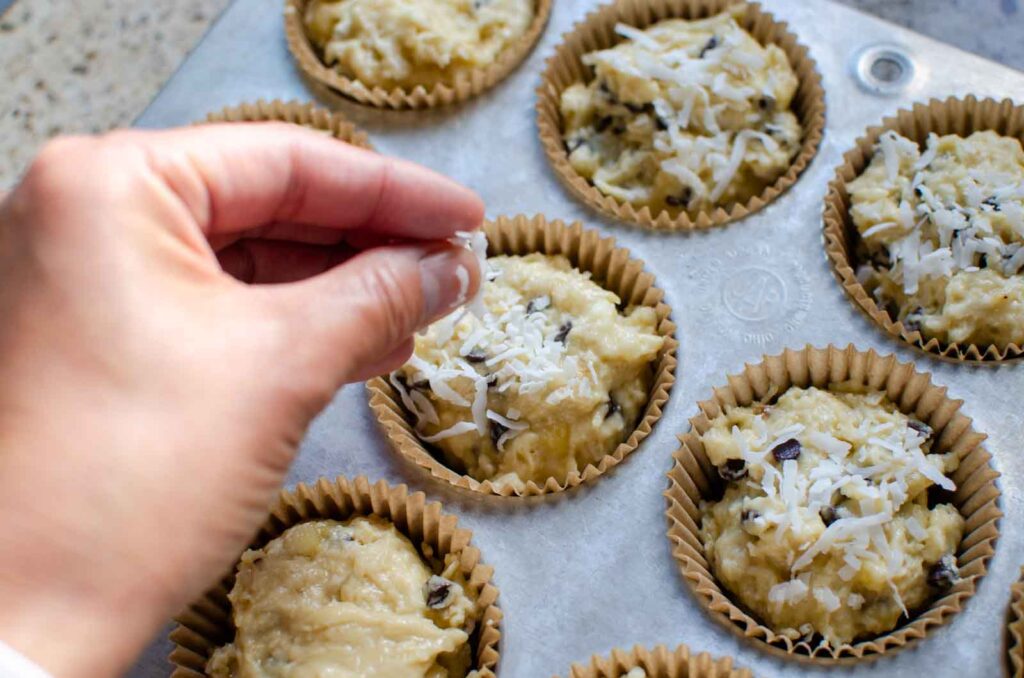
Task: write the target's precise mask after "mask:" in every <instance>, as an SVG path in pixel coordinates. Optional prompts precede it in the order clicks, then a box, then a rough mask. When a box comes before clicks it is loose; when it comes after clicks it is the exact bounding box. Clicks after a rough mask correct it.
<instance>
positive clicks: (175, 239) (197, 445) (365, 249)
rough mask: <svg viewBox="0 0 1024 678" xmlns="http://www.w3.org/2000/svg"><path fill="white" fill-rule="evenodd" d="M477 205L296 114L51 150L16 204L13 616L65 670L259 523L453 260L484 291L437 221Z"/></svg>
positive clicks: (1, 573)
mask: <svg viewBox="0 0 1024 678" xmlns="http://www.w3.org/2000/svg"><path fill="white" fill-rule="evenodd" d="M482 218H483V207H482V204H481V203H480V200H479V199H478V198H477V197H476V196H475V195H474V194H472V193H471V192H470V191H468V190H467V189H464V188H461V187H459V186H457V185H455V184H453V183H452V182H450V181H448V180H446V179H444V178H442V177H440V176H438V175H435V174H433V173H431V172H429V171H427V170H424V169H422V168H418V167H416V166H414V165H411V164H408V163H403V162H400V161H397V160H389V159H386V158H384V157H382V156H378V155H376V154H374V153H371V152H368V151H363V150H360V149H356V148H353V147H350V146H348V145H345V144H343V143H341V142H338V141H336V140H333V139H328V138H325V137H323V136H322V135H320V134H317V133H315V132H312V131H309V130H304V129H302V128H299V127H296V126H291V125H283V124H273V123H270V124H266V123H261V124H231V125H212V126H205V127H198V128H191V129H183V130H172V131H166V132H139V131H125V132H116V133H113V134H110V135H108V136H105V137H99V138H87V137H83V138H70V139H64V140H58V141H56V142H53V143H51V144H50V145H49V146H48V147H47V148H46V149H44V150H43V152H42V153H41V154H40V155H39V157H38V159H37V160H36V162H35V163H34V164H33V165H32V167H31V168H30V169H29V171H28V173H27V174H26V176H25V178H24V180H23V181H22V182H21V184H20V185H19V186H18V187H16V188H15V190H14V191H12V193H11V194H10V195H9V196H7V198H6V199H5V200H4V202H3V203H0V318H2V323H0V640H3V641H5V642H7V643H9V644H10V645H12V646H13V647H15V648H16V649H19V650H21V651H22V652H24V653H25V654H26V655H27V656H29V657H30V658H32V659H34V660H35V661H36V662H38V663H39V664H41V665H42V666H44V667H45V668H47V669H48V670H50V671H51V672H52V673H53V674H54V675H55V676H58V677H60V678H64V677H73V676H89V677H96V676H103V675H114V674H116V673H119V672H121V671H123V670H124V669H125V668H127V666H128V665H129V664H130V662H131V661H132V659H133V658H134V656H135V655H136V654H137V653H138V652H139V651H140V650H141V648H142V647H143V646H144V644H145V643H146V642H147V641H148V640H149V638H150V636H151V635H152V634H153V633H154V632H155V631H156V630H157V629H158V628H159V627H160V625H161V624H162V623H163V622H164V620H165V619H166V618H167V617H168V616H170V615H171V614H173V613H175V612H176V611H178V610H179V609H180V608H181V607H183V606H184V605H185V604H187V603H188V602H189V600H190V599H192V598H193V597H195V596H197V595H198V594H199V593H201V592H202V590H203V589H205V588H206V587H207V586H208V585H210V584H211V582H212V581H213V580H215V579H216V577H217V576H219V575H220V574H222V573H223V572H224V571H226V570H227V568H228V567H229V566H230V564H231V563H232V562H233V561H234V559H235V558H236V557H237V555H238V553H239V551H240V550H241V549H242V548H244V546H245V545H246V544H247V543H248V541H249V540H250V539H251V538H252V536H253V534H254V533H255V531H256V529H257V528H258V526H259V525H260V524H261V523H262V521H263V519H264V518H265V515H266V511H267V507H268V505H269V503H270V501H271V500H272V498H273V496H274V494H275V492H276V490H277V489H278V486H279V484H280V482H281V481H282V479H283V476H284V474H285V472H286V470H287V468H288V466H289V464H290V463H291V461H292V458H293V456H294V454H295V451H296V448H297V446H298V444H299V441H300V439H301V438H302V436H303V433H304V431H305V429H306V426H307V425H308V423H309V422H310V420H311V419H312V418H313V417H314V416H315V415H316V414H317V413H318V412H319V411H320V410H321V409H322V408H323V407H324V406H325V405H326V404H327V403H328V402H329V401H330V399H331V397H332V396H333V394H334V393H335V391H336V390H337V389H338V388H339V387H340V386H341V385H342V384H344V383H346V382H350V381H356V380H361V379H365V378H367V377H369V376H372V375H375V374H380V373H384V372H387V371H390V370H392V369H394V368H397V367H398V366H399V365H400V364H401V363H403V362H404V361H405V360H406V359H407V358H408V356H409V354H410V353H411V350H412V341H411V335H412V334H413V332H414V331H415V330H416V329H417V328H420V327H423V326H425V325H426V324H428V323H429V322H431V321H432V320H434V319H437V318H438V317H441V316H443V315H444V314H446V313H448V312H449V311H451V310H452V308H453V306H454V305H455V304H456V303H457V297H458V295H459V284H458V280H457V274H456V269H457V268H458V267H464V268H465V269H466V270H467V271H468V272H469V273H470V277H471V284H470V289H469V290H468V293H469V294H472V293H473V290H475V289H476V287H477V285H478V282H479V272H478V271H477V267H476V264H475V259H474V258H473V256H472V255H471V254H470V253H469V252H467V251H465V250H463V249H461V248H456V247H453V246H451V245H449V244H447V243H446V242H445V239H446V238H448V237H449V236H451V235H452V234H453V233H454V232H455V231H458V230H470V229H473V228H476V227H477V226H478V225H479V224H480V222H481V220H482ZM396 241H397V242H400V243H403V244H387V243H389V242H391V243H394V242H396ZM229 273H230V274H232V275H229ZM232 276H234V277H232ZM240 281H242V282H240ZM243 283H262V284H256V285H247V284H243Z"/></svg>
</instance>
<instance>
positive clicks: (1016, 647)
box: [1006, 567, 1024, 678]
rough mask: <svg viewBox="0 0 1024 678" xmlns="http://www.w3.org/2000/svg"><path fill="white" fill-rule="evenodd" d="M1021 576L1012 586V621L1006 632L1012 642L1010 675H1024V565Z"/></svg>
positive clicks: (1017, 676)
mask: <svg viewBox="0 0 1024 678" xmlns="http://www.w3.org/2000/svg"><path fill="white" fill-rule="evenodd" d="M1020 574H1021V578H1020V579H1019V580H1018V581H1017V583H1016V584H1014V585H1013V586H1011V587H1010V623H1009V624H1007V626H1006V632H1007V636H1008V640H1009V643H1010V649H1009V652H1008V654H1009V655H1010V675H1011V676H1013V678H1022V677H1024V567H1022V568H1021V571H1020Z"/></svg>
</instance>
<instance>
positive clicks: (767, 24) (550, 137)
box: [537, 0, 825, 231]
mask: <svg viewBox="0 0 1024 678" xmlns="http://www.w3.org/2000/svg"><path fill="white" fill-rule="evenodd" d="M734 4H737V0H617V2H614V3H612V4H610V5H604V6H602V7H600V8H599V9H597V10H595V11H594V12H591V13H590V14H588V15H587V16H586V18H585V19H583V21H581V22H580V23H578V24H576V25H575V26H574V27H573V30H572V31H571V32H570V33H567V34H566V35H565V36H564V40H563V42H562V44H561V45H559V46H558V48H557V49H556V50H555V54H554V55H553V56H551V57H550V58H549V59H548V60H547V68H546V69H545V71H544V74H543V76H542V82H541V86H540V87H539V88H538V89H537V127H538V130H539V133H540V140H541V144H542V145H543V146H544V152H545V153H546V154H547V156H548V160H549V161H550V162H551V166H552V168H553V169H554V171H555V174H556V175H558V178H559V179H561V181H562V183H563V184H565V186H566V187H568V189H569V191H570V192H571V193H572V194H573V195H574V196H576V197H577V198H578V199H580V200H582V201H583V202H584V203H586V204H587V205H589V206H590V207H591V208H593V209H595V210H597V211H598V212H602V213H603V214H606V215H608V216H611V217H614V218H616V219H621V220H622V221H626V222H629V223H632V224H634V225H637V226H643V227H645V228H651V229H658V230H665V231H689V230H693V229H700V228H708V227H710V226H720V225H722V224H726V223H728V222H730V221H735V220H737V219H742V218H743V217H745V216H747V215H748V214H753V213H754V212H757V211H758V210H760V209H761V208H762V207H764V206H765V205H767V204H768V203H770V202H771V201H772V200H775V198H777V197H779V196H780V195H781V194H782V193H783V192H785V191H786V190H787V189H788V188H789V187H790V186H792V185H793V184H794V183H796V180H797V179H798V178H799V176H800V174H801V173H802V172H803V171H804V169H805V168H806V167H807V165H808V164H809V163H810V162H811V159H812V158H814V155H815V153H817V151H818V146H819V144H820V143H821V137H822V134H823V132H824V129H825V91H824V90H823V89H822V86H821V75H820V74H819V73H818V70H817V65H816V64H815V63H814V60H813V59H812V58H811V57H810V54H809V53H808V51H807V48H806V47H804V46H803V45H801V44H800V43H798V42H797V39H796V36H795V35H793V34H792V33H791V32H789V30H788V27H787V24H786V23H785V22H781V21H776V20H775V18H774V17H772V15H771V14H769V13H768V12H765V11H763V10H762V9H761V6H760V5H758V4H757V3H754V2H751V3H746V11H745V13H744V14H743V16H742V17H740V18H739V20H738V22H739V24H740V25H741V26H742V27H743V28H744V29H745V30H747V32H749V33H750V34H751V35H753V36H754V38H755V39H756V40H757V41H758V42H760V43H761V44H768V43H774V44H776V45H778V46H779V47H781V48H782V50H783V51H784V52H785V53H786V56H787V57H788V59H789V63H790V65H791V66H792V67H793V70H794V72H795V73H796V75H797V77H798V78H799V80H800V87H799V89H798V90H797V93H796V96H795V97H794V99H793V112H794V113H795V114H796V116H797V117H798V118H799V119H800V125H801V126H802V127H803V131H804V137H803V142H802V144H801V146H800V151H799V152H798V153H797V156H796V157H795V158H794V159H793V163H792V165H790V167H789V170H788V171H787V172H786V173H785V174H783V175H782V176H780V177H779V178H778V179H776V180H775V182H774V183H773V184H771V185H769V186H766V187H765V189H764V190H763V191H762V192H761V194H760V195H756V196H754V197H752V198H751V199H750V200H748V201H747V202H746V203H744V204H740V203H735V204H732V205H724V206H718V207H715V208H714V209H712V210H711V211H700V212H698V213H696V214H689V213H687V212H682V213H681V214H679V215H678V216H676V217H672V216H671V215H670V214H669V212H667V211H661V212H659V213H657V214H651V210H650V208H649V207H647V206H644V207H641V208H637V207H634V206H633V205H631V204H629V203H625V202H619V201H618V200H616V199H615V198H613V197H611V196H608V195H605V194H603V193H601V192H600V191H599V190H597V188H595V187H594V186H593V185H592V184H591V183H590V182H588V181H587V180H586V179H584V178H583V177H582V176H580V175H579V173H577V172H576V170H575V169H573V167H572V165H570V164H569V155H568V154H567V153H566V150H565V143H564V142H563V140H562V118H561V113H560V102H561V98H562V92H563V91H565V89H566V88H567V87H569V85H572V84H573V83H576V82H580V81H583V82H586V81H588V80H590V78H591V73H590V69H589V68H588V67H587V66H584V65H583V62H582V58H583V55H584V54H586V53H588V52H593V51H595V50H600V49H607V48H609V47H611V46H613V45H615V44H616V43H618V42H620V40H621V38H620V37H619V36H618V35H617V34H616V33H615V24H617V23H619V22H622V23H625V24H628V25H630V26H635V27H637V28H646V27H647V26H650V25H651V24H653V23H656V22H658V21H662V20H664V19H670V18H681V19H691V20H692V19H700V18H704V17H708V16H712V15H714V14H718V13H720V12H723V11H725V10H726V9H727V8H728V7H729V6H730V5H734Z"/></svg>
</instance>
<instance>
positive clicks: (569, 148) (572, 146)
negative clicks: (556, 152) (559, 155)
mask: <svg viewBox="0 0 1024 678" xmlns="http://www.w3.org/2000/svg"><path fill="white" fill-rule="evenodd" d="M585 143H587V140H586V138H584V137H581V136H576V137H572V138H570V139H567V140H566V142H565V151H566V153H568V154H569V155H572V154H573V153H575V152H576V149H577V148H579V147H580V146H582V145H583V144H585Z"/></svg>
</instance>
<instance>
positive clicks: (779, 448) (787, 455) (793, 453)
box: [772, 438, 801, 461]
mask: <svg viewBox="0 0 1024 678" xmlns="http://www.w3.org/2000/svg"><path fill="white" fill-rule="evenodd" d="M800 449H801V448H800V441H799V440H797V439H795V438H790V439H789V440H786V441H783V442H781V443H779V444H778V445H776V446H775V447H774V448H772V456H773V457H775V461H788V460H790V459H796V458H797V457H799V456H800Z"/></svg>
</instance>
